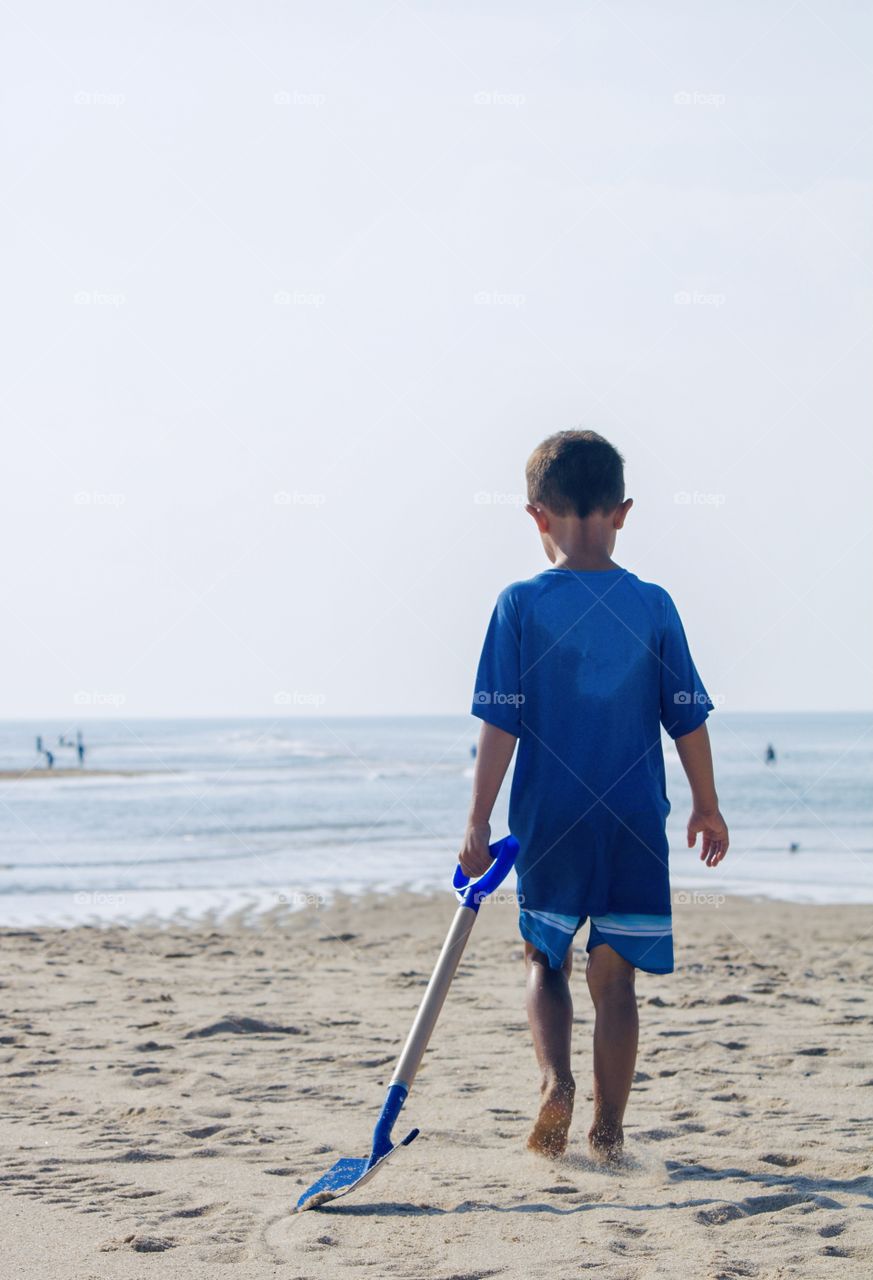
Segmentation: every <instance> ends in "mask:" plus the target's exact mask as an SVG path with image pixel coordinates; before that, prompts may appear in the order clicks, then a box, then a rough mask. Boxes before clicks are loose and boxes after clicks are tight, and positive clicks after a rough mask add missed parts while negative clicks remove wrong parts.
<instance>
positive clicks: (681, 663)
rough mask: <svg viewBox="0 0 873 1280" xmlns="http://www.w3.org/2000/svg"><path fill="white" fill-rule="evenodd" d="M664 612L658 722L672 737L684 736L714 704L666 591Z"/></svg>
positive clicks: (692, 730) (698, 723)
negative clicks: (659, 717) (699, 673)
mask: <svg viewBox="0 0 873 1280" xmlns="http://www.w3.org/2000/svg"><path fill="white" fill-rule="evenodd" d="M664 613H665V617H664V628H663V631H662V633H661V651H660V655H659V657H660V660H661V724H662V725H663V726H664V728H665V729H666V730H667V732H668V733H669V735H670V737H671V738H684V737H685V735H686V734H687V733H693V732H694V730H695V729H699V728H700V726H701V725H702V724H703V722H704V720H706V717H707V716H708V715H709V713H710V711H712V710H714V706H713V702H712V699H711V698H710V696H709V694H708V693H707V692H706V689H705V688H704V685H703V681H702V680H701V679H700V676H699V675H698V674H697V668H696V667H695V665H694V662H693V661H692V658H691V652H690V650H689V648H688V641H687V639H686V638H685V629H684V628H683V626H682V620H681V618H680V617H679V613H678V610H677V609H676V606H675V604H674V603H673V601H672V600H671V599H670V597H669V596H668V595H667V593H666V592H664Z"/></svg>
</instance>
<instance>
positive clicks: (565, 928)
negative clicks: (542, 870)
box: [518, 907, 673, 973]
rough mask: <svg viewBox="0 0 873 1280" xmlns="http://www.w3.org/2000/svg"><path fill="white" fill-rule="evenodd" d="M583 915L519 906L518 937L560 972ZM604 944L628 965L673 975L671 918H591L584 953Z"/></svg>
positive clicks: (616, 915) (616, 914)
mask: <svg viewBox="0 0 873 1280" xmlns="http://www.w3.org/2000/svg"><path fill="white" fill-rule="evenodd" d="M586 919H587V917H586V916H565V915H561V914H559V913H558V912H555V911H530V910H526V909H525V908H524V907H522V909H521V912H520V914H519V921H518V927H519V930H520V932H521V936H522V937H523V938H524V939H525V940H526V941H527V942H529V943H530V944H531V945H532V946H534V947H536V948H537V950H538V951H542V953H543V955H545V956H546V957H547V958H548V961H549V968H551V969H560V967H561V965H562V964H563V963H564V958H565V957H566V955H567V952H568V951H569V949H570V947H571V946H572V943H573V939H574V937H575V936H576V933H577V932H578V931H579V929H581V927H582V925H583V924H584V923H585V920H586ZM603 942H605V943H607V944H608V945H609V946H610V947H612V949H613V951H617V952H618V954H619V955H620V956H622V958H623V959H625V960H627V962H628V964H632V965H633V966H634V968H636V969H643V970H644V971H645V972H646V973H672V972H673V918H672V916H654V915H642V914H639V913H638V914H632V913H629V912H625V913H619V912H613V913H612V914H610V915H604V916H592V917H591V929H590V931H589V934H588V943H587V945H586V948H585V949H586V951H589V952H590V951H593V950H594V948H595V947H596V946H599V945H600V944H601V943H603Z"/></svg>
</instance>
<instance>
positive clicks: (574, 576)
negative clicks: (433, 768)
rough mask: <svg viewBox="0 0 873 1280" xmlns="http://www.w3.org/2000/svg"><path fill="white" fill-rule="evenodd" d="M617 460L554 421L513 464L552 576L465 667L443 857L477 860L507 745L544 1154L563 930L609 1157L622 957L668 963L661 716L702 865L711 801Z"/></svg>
mask: <svg viewBox="0 0 873 1280" xmlns="http://www.w3.org/2000/svg"><path fill="white" fill-rule="evenodd" d="M623 462H624V460H623V458H622V456H621V454H620V453H619V452H618V451H617V450H616V449H614V448H613V446H612V445H611V444H609V442H608V441H606V440H604V439H603V437H602V436H599V435H597V434H596V432H594V431H561V432H559V433H558V434H557V435H553V436H550V437H549V438H548V439H547V440H545V441H543V443H542V444H541V445H540V446H539V448H538V449H536V450H534V452H533V454H532V455H531V457H530V459H529V461H528V464H527V486H528V505H527V508H526V509H527V511H528V512H529V513H530V515H531V516H532V517H533V519H534V521H535V523H536V526H537V529H538V530H539V534H540V538H541V539H542V543H543V547H544V549H545V553H546V555H547V557H548V558H549V560H550V561H551V562H552V568H550V569H547V570H545V571H544V572H543V573H540V574H537V576H536V577H534V578H530V579H528V580H527V581H524V582H515V583H513V584H512V585H511V586H509V587H507V588H506V589H505V590H504V591H503V592H502V593H501V595H500V597H499V598H498V601H497V605H496V608H495V610H494V613H493V615H492V618H491V624H490V626H489V628H488V634H487V636H486V638H485V646H484V649H483V651H482V657H481V660H480V663H479V671H478V675H477V679H476V693H475V696H474V700H473V714H474V715H475V716H478V717H479V718H480V719H481V720H482V721H484V723H483V725H482V730H481V734H480V738H479V748H478V752H477V756H476V769H475V776H474V781H473V799H472V804H471V807H470V815H469V820H468V825H467V831H466V834H465V837H464V845H463V848H462V850H461V852H460V854H459V861H460V863H461V866H462V868H463V870H464V872H465V873H466V874H467V875H469V876H478V875H481V874H482V872H483V871H485V870H486V868H487V867H488V866H489V864H490V861H491V859H490V857H489V854H488V844H489V840H490V836H491V829H490V826H489V820H490V817H491V811H492V808H493V806H494V801H495V800H496V798H497V794H498V792H499V791H500V787H501V784H502V782H503V779H504V776H505V774H506V770H507V768H508V767H509V762H510V760H511V759H512V754H513V751H514V750H515V746H516V742H517V743H518V759H517V761H516V765H515V774H514V777H513V782H512V792H511V796H510V808H509V827H510V830H511V831H512V833H513V835H514V836H516V838H517V839H518V842H519V845H520V852H519V856H518V861H517V871H518V889H519V901H520V904H521V914H520V920H519V927H520V930H521V935H522V937H523V938H524V940H525V941H524V952H525V956H524V958H525V965H526V968H527V1011H528V1019H529V1021H530V1027H531V1032H532V1034H533V1041H534V1049H535V1050H536V1055H537V1061H538V1063H539V1066H540V1070H541V1072H542V1087H541V1105H540V1111H539V1115H538V1117H537V1120H536V1123H535V1124H534V1127H533V1130H532V1132H531V1134H530V1137H529V1139H528V1146H529V1147H530V1148H531V1150H533V1151H536V1152H539V1153H540V1154H543V1155H547V1156H558V1155H560V1154H561V1153H562V1152H563V1151H564V1149H565V1147H566V1144H567V1134H568V1130H569V1127H570V1121H571V1119H572V1115H573V1097H574V1093H575V1082H574V1080H573V1074H572V1071H571V1069H570V1032H571V1028H572V1022H573V1006H572V1001H571V998H570V987H569V982H568V978H569V976H570V969H571V964H572V942H573V938H574V935H575V933H576V931H577V930H578V929H579V928H580V927H581V926H582V925H583V924H584V923H585V920H586V918H590V920H591V927H590V932H589V936H588V943H587V951H588V967H587V978H588V988H589V991H590V993H591V998H592V1000H593V1003H594V1009H595V1020H594V1119H593V1123H592V1125H591V1128H590V1130H589V1133H588V1139H589V1142H590V1143H591V1146H592V1148H593V1150H594V1151H595V1153H596V1154H598V1155H600V1156H603V1157H606V1158H612V1157H615V1156H616V1155H617V1154H618V1153H620V1151H621V1146H622V1141H623V1131H622V1120H623V1117H624V1110H625V1106H626V1104H627V1099H628V1094H629V1093H630V1087H631V1081H632V1080H633V1074H634V1064H635V1061H636V1052H637V1031H638V1021H637V1005H636V996H635V992H634V975H635V971H636V969H638V968H639V969H644V970H646V972H648V973H671V972H672V971H673V935H672V927H671V901H670V882H669V875H668V868H667V858H668V845H667V836H666V832H665V823H666V818H667V814H668V813H669V810H670V804H669V801H668V799H667V793H666V783H665V774H664V758H663V753H662V750H661V726H662V725H663V726H664V728H665V729H666V730H667V732H668V733H669V735H670V737H671V738H673V739H674V740H675V742H676V749H677V751H678V754H679V758H680V760H681V762H682V765H683V767H684V770H685V773H686V775H687V777H688V781H689V784H690V787H691V801H692V811H691V817H690V818H689V820H688V846H689V848H692V847H693V846H694V844H695V843H696V840H697V836H698V834H701V835H702V837H703V839H702V842H701V843H702V849H701V854H700V857H701V860H702V861H703V862H705V863H706V865H707V866H708V867H715V866H717V865H718V864H719V863H720V862H721V860H722V858H723V857H724V856H725V854H726V853H727V849H728V830H727V826H726V825H725V821H724V818H723V817H722V816H721V813H720V812H719V808H718V797H717V796H716V792H715V783H714V781H713V771H712V756H711V753H710V747H709V736H708V733H707V728H706V717H707V716H708V714H709V712H710V711H711V710H712V709H713V705H712V702H711V701H710V698H709V695H708V694H707V692H706V690H705V688H704V687H703V684H702V683H701V680H700V677H699V676H698V674H697V671H696V670H695V667H694V663H693V662H692V660H691V655H690V653H689V651H688V644H687V641H686V639H685V633H684V631H683V629H682V623H681V622H680V620H679V615H678V613H677V612H676V607H675V605H674V604H673V601H672V600H671V599H670V597H669V595H668V594H667V592H666V591H664V590H663V588H661V587H658V586H654V585H653V584H652V583H648V582H641V581H640V580H639V578H637V577H636V576H635V575H634V574H632V573H630V572H629V571H628V570H627V569H622V568H620V567H619V565H617V564H616V563H615V562H614V560H613V559H612V553H613V550H614V547H615V540H616V535H617V533H618V530H619V529H621V528H622V527H623V526H624V522H625V519H626V518H627V514H628V511H629V510H630V508H631V504H632V499H630V498H625V496H624V469H623Z"/></svg>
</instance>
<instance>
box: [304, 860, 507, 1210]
mask: <svg viewBox="0 0 873 1280" xmlns="http://www.w3.org/2000/svg"><path fill="white" fill-rule="evenodd" d="M490 853H491V856H492V858H493V859H494V861H493V862H492V863H491V866H490V867H489V868H488V870H487V871H486V872H485V874H484V875H482V876H480V877H479V879H478V880H473V881H470V880H469V879H468V878H467V876H465V875H464V873H463V871H462V870H461V868H460V866H458V867H456V868H455V874H454V878H453V880H452V887H453V888H454V890H455V894H456V896H457V899H458V901H459V903H460V904H461V905H460V906H459V907H458V910H457V911H456V912H455V918H454V920H453V921H452V926H451V928H450V929H449V932H448V936H447V937H446V940H445V942H444V943H443V949H442V951H441V952H440V956H439V959H438V960H437V962H436V968H435V969H434V971H433V973H432V975H431V979H430V982H429V983H428V984H427V990H426V991H425V993H424V997H423V998H422V1001H421V1004H420V1005H419V1008H418V1013H417V1014H416V1015H415V1021H414V1022H413V1024H412V1028H411V1030H410V1032H409V1035H408V1036H407V1038H406V1044H405V1045H404V1046H403V1052H402V1053H401V1055H400V1058H399V1059H398V1062H397V1066H396V1067H395V1068H394V1074H393V1076H392V1077H391V1082H390V1084H389V1085H388V1092H387V1093H386V1095H385V1101H384V1102H383V1104H382V1110H381V1112H380V1113H379V1119H378V1120H377V1121H376V1128H375V1129H374V1130H373V1149H372V1151H371V1152H370V1154H369V1156H364V1157H362V1158H361V1159H360V1160H354V1159H343V1160H337V1162H336V1164H335V1165H333V1166H332V1168H330V1169H328V1171H327V1173H325V1174H323V1175H322V1176H321V1177H320V1178H319V1179H318V1181H317V1182H314V1183H313V1184H312V1186H311V1187H310V1188H309V1189H308V1191H304V1192H303V1195H302V1196H301V1197H300V1199H299V1200H298V1201H297V1211H298V1213H299V1212H301V1211H302V1210H303V1209H316V1208H318V1206H319V1205H322V1204H326V1203H327V1201H328V1200H337V1199H338V1198H339V1197H340V1196H346V1195H348V1193H349V1192H350V1191H354V1190H355V1188H356V1187H362V1186H363V1185H364V1183H365V1182H369V1181H370V1179H371V1178H372V1177H374V1176H375V1174H376V1173H378V1171H379V1170H380V1169H381V1168H382V1166H383V1165H384V1164H386V1163H387V1161H388V1160H390V1159H391V1157H392V1156H393V1155H394V1153H395V1152H396V1151H399V1150H400V1149H401V1147H408V1146H409V1144H410V1142H412V1141H414V1139H415V1138H417V1137H418V1129H410V1131H409V1133H407V1135H406V1137H405V1138H401V1140H400V1141H399V1142H398V1143H396V1144H395V1143H394V1142H392V1140H391V1130H392V1129H393V1128H394V1123H395V1121H396V1120H397V1117H398V1116H399V1114H400V1111H401V1108H402V1107H403V1104H404V1102H405V1101H406V1098H407V1095H408V1094H409V1090H410V1089H411V1088H412V1082H413V1080H414V1079H415V1073H416V1071H418V1068H419V1065H420V1064H421V1060H422V1058H423V1057H424V1051H425V1049H426V1048H427V1044H428V1041H429V1040H430V1037H431V1032H432V1031H433V1029H434V1027H435V1026H436V1020H437V1018H438V1017H439V1016H440V1010H441V1009H442V1007H443V1002H444V1001H445V998H446V995H447V994H448V990H449V987H450V986H451V984H452V978H454V976H455V970H456V969H457V967H458V963H459V961H460V959H461V956H462V955H463V953H464V947H465V946H466V945H467V939H468V938H469V936H470V933H471V931H472V928H473V925H474V924H475V923H476V914H477V912H478V910H479V907H480V906H481V904H482V902H483V901H484V900H485V899H486V898H487V897H488V895H489V894H490V893H493V891H494V890H495V889H496V888H497V887H498V886H499V885H500V884H502V883H503V881H504V879H505V878H506V876H507V875H508V874H509V872H510V871H511V870H512V866H513V863H514V862H515V859H516V856H517V854H518V841H517V840H516V839H515V837H514V836H504V838H503V839H502V840H498V841H497V843H496V844H493V845H492V846H491V849H490Z"/></svg>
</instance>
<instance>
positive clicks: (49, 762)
mask: <svg viewBox="0 0 873 1280" xmlns="http://www.w3.org/2000/svg"><path fill="white" fill-rule="evenodd" d="M45 763H46V768H47V769H51V768H52V767H53V766H54V763H55V758H54V755H53V754H52V752H51V751H49V749H48V747H46V749H45Z"/></svg>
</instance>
